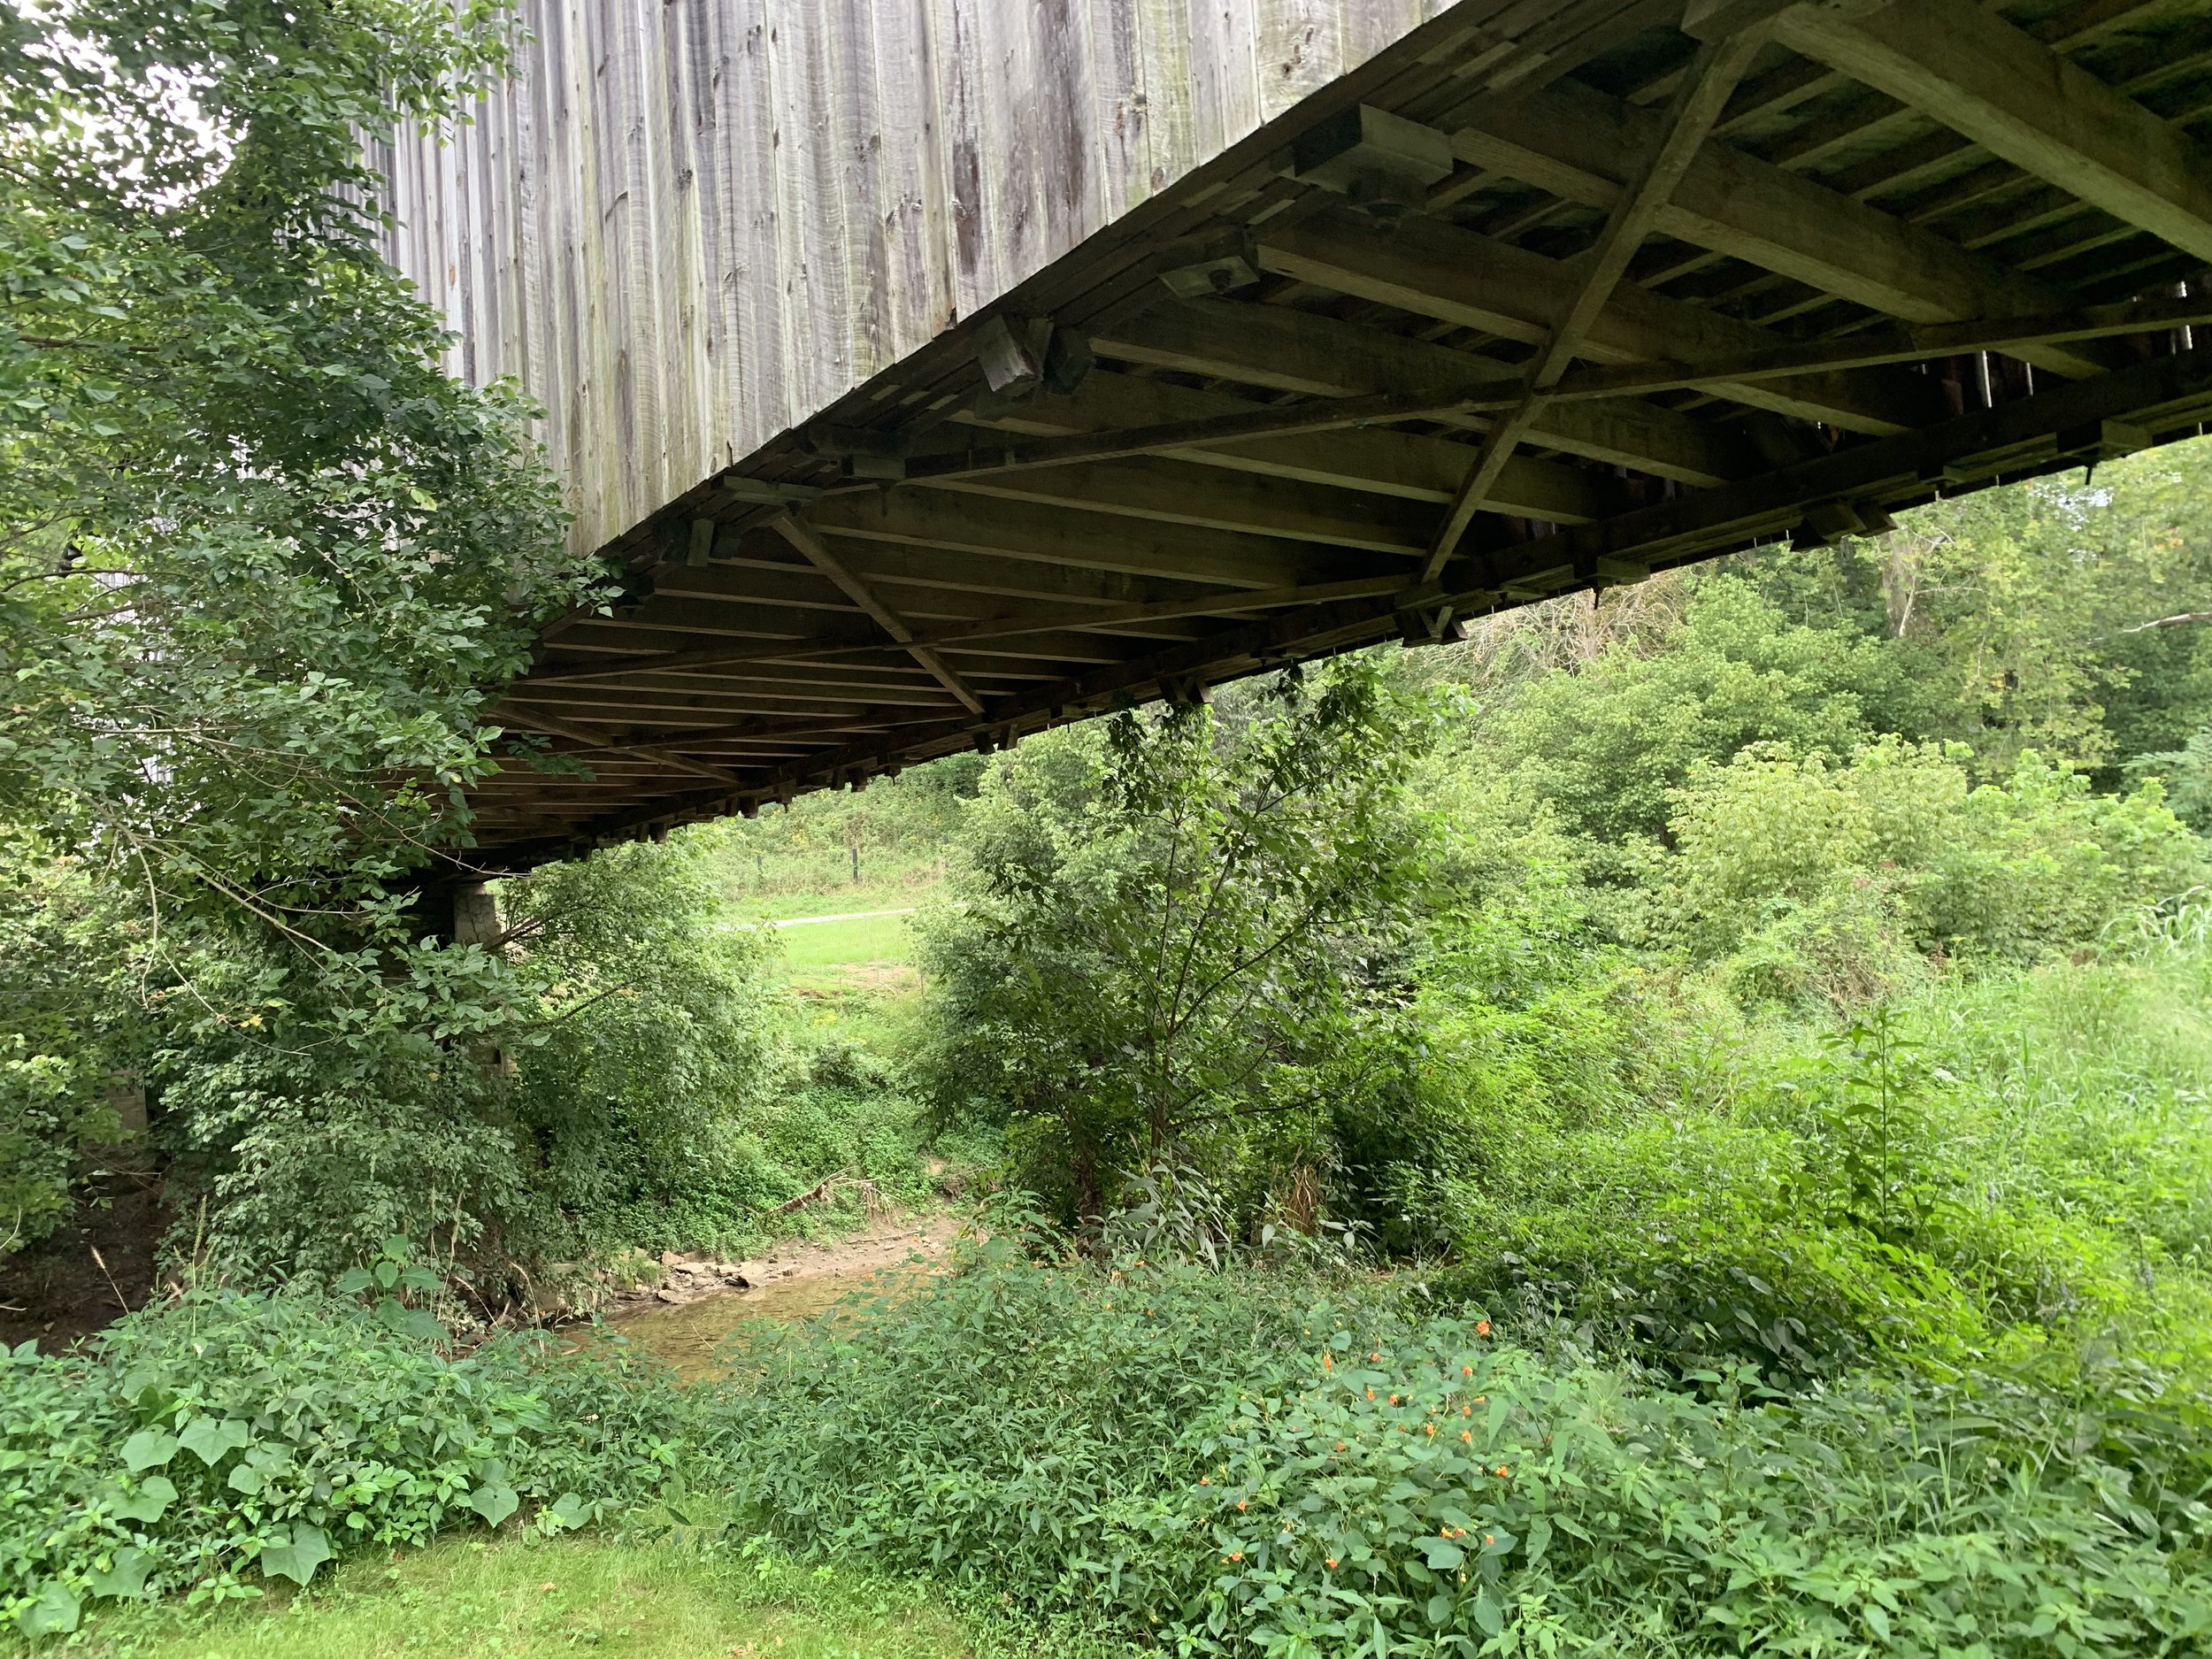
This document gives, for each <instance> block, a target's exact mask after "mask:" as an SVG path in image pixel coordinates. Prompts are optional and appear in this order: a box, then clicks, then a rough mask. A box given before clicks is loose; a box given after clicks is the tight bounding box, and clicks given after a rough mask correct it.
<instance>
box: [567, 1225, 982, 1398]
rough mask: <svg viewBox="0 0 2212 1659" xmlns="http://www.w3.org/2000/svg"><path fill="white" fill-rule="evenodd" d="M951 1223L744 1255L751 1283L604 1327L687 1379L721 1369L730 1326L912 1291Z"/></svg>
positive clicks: (793, 1317) (932, 1264) (931, 1267)
mask: <svg viewBox="0 0 2212 1659" xmlns="http://www.w3.org/2000/svg"><path fill="white" fill-rule="evenodd" d="M952 1231H953V1229H952V1228H951V1227H950V1225H946V1224H943V1223H941V1222H940V1223H934V1224H933V1225H924V1226H923V1227H921V1228H919V1229H917V1228H916V1227H914V1226H912V1225H904V1226H900V1227H897V1228H895V1229H894V1228H886V1229H884V1230H882V1231H881V1232H879V1233H875V1234H873V1235H864V1236H863V1237H862V1238H858V1239H853V1240H844V1241H841V1243H838V1244H834V1245H830V1246H826V1247H805V1246H801V1247H798V1248H796V1249H795V1251H794V1253H793V1254H792V1255H791V1256H787V1257H786V1258H783V1259H782V1260H779V1261H770V1262H765V1263H744V1271H745V1276H746V1277H747V1278H748V1279H751V1280H753V1287H752V1288H750V1289H747V1290H717V1291H710V1292H708V1293H707V1294H704V1295H702V1296H698V1297H695V1298H694V1299H693V1300H691V1301H688V1302H677V1303H673V1304H668V1303H661V1304H650V1303H649V1304H648V1305H646V1306H644V1307H641V1308H636V1309H633V1310H626V1311H624V1312H622V1313H618V1314H614V1315H612V1316H611V1317H609V1318H608V1320H607V1327H608V1329H609V1330H611V1331H612V1332H614V1333H615V1334H617V1335H618V1336H621V1337H624V1338H626V1339H627V1340H630V1341H632V1342H634V1343H636V1344H637V1345H638V1347H640V1348H643V1349H644V1350H645V1351H646V1352H647V1353H649V1354H651V1355H653V1356H655V1357H656V1358H657V1359H661V1360H664V1361H665V1362H666V1363H668V1364H669V1365H670V1366H671V1367H672V1368H673V1369H674V1371H675V1372H676V1374H677V1375H678V1376H679V1377H680V1378H682V1379H684V1380H685V1381H686V1382H696V1381H698V1380H700V1379H702V1378H707V1377H713V1376H715V1375H718V1373H719V1372H720V1371H721V1370H722V1369H723V1367H722V1365H721V1363H720V1362H719V1361H718V1359H717V1357H716V1356H717V1353H718V1350H719V1349H720V1348H722V1345H723V1343H724V1342H725V1341H726V1340H727V1339H728V1338H729V1336H730V1334H731V1333H733V1332H735V1331H737V1330H740V1329H741V1328H742V1327H744V1326H746V1325H753V1324H757V1323H758V1322H760V1321H763V1320H775V1321H779V1322H781V1323H785V1324H791V1323H795V1322H797V1321H800V1320H804V1319H810V1318H812V1317H815V1316H816V1315H818V1314H820V1313H823V1312H826V1310H829V1309H830V1308H831V1307H833V1306H834V1305H835V1304H836V1303H837V1302H841V1301H842V1300H844V1299H845V1298H846V1297H848V1296H879V1295H883V1294H901V1293H902V1292H909V1291H911V1290H913V1289H914V1288H916V1287H917V1286H919V1285H921V1284H922V1283H923V1282H924V1281H925V1280H926V1279H928V1278H929V1276H930V1275H931V1274H932V1273H933V1272H935V1271H938V1270H939V1268H940V1265H941V1263H939V1262H938V1260H937V1259H936V1258H937V1257H938V1256H939V1255H940V1254H941V1251H942V1250H943V1249H944V1248H945V1246H946V1245H947V1244H948V1243H949V1241H950V1238H951V1234H952Z"/></svg>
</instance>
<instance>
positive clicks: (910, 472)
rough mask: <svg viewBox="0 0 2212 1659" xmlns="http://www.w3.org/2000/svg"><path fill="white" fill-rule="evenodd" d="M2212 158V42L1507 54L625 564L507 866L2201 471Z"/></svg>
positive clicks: (1516, 42) (557, 649) (1899, 23)
mask: <svg viewBox="0 0 2212 1659" xmlns="http://www.w3.org/2000/svg"><path fill="white" fill-rule="evenodd" d="M2207 119H2212V0H2059V3H2057V4H2052V3H2050V0H2019V3H2017V4H2010V3H2008V4H1995V5H1990V4H1977V0H1896V3H1895V4H1887V5H1881V4H1863V3H1855V0H1822V3H1819V4H1778V3H1776V0H1690V4H1687V5H1685V4H1683V0H1663V3H1655V0H1568V3H1566V4H1532V0H1510V3H1508V0H1467V3H1466V4H1461V5H1460V6H1458V7H1456V8H1455V9H1454V10H1452V11H1450V12H1447V13H1446V14H1445V15H1444V16H1442V17H1440V18H1439V19H1437V20H1436V21H1435V22H1433V23H1432V24H1430V25H1428V26H1427V27H1425V28H1423V29H1421V30H1419V31H1417V33H1416V34H1415V35H1412V36H1410V37H1409V38H1408V39H1407V40H1405V41H1403V42H1401V43H1400V44H1399V45H1398V46H1396V47H1394V48H1393V49H1391V50H1387V51H1386V52H1385V53H1383V54H1382V55H1381V56H1379V58H1376V59H1374V60H1373V61H1371V63H1370V64H1369V65H1366V66H1365V67H1364V68H1363V69H1362V70H1360V71H1358V72H1356V73H1354V74H1352V75H1350V76H1348V77H1346V78H1345V79H1344V80H1342V81H1339V82H1337V83H1335V84H1334V85H1333V86H1331V87H1329V88H1325V90H1324V91H1322V92H1321V93H1319V94H1317V95H1316V96H1314V97H1312V98H1310V99H1308V100H1307V101H1306V102H1305V103H1304V104H1301V105H1300V106H1299V107H1298V108H1297V109H1296V110H1295V111H1293V112H1292V114H1291V115H1290V116H1289V117H1286V119H1284V120H1282V121H1279V122H1277V123H1275V124H1274V125H1272V126H1271V127H1268V128H1266V129H1264V130H1263V132H1262V133H1260V134H1257V135H1256V137H1255V138H1254V139H1253V140H1251V141H1250V142H1247V143H1244V144H1242V145H1240V146H1238V147H1237V148H1235V149H1233V150H1230V151H1229V152H1227V153H1226V154H1225V155H1223V156H1221V157H1218V158H1217V160H1216V161H1215V162H1213V163H1211V164H1210V165H1207V166H1206V167H1204V168H1202V169H1201V170H1200V171H1199V172H1198V173H1194V174H1193V175H1192V176H1191V177H1189V178H1187V180H1183V181H1182V182H1181V183H1180V184H1179V186H1177V187H1176V188H1173V189H1172V190H1171V191H1170V192H1169V193H1167V194H1166V195H1165V196H1163V197H1161V198H1159V199H1157V200H1156V201H1154V202H1152V203H1150V204H1148V205H1146V206H1145V207H1143V208H1141V209H1139V210H1137V211H1133V212H1132V213H1131V214H1129V215H1128V216H1127V217H1126V218H1125V219H1123V220H1122V221H1120V222H1118V223H1117V224H1116V225H1115V226H1113V227H1110V229H1109V230H1108V231H1107V232H1104V233H1102V234H1099V235H1096V236H1094V237H1093V238H1091V239H1090V241H1088V242H1085V243H1084V244H1082V245H1081V246H1079V247H1078V248H1076V249H1075V250H1073V251H1071V253H1069V254H1068V255H1066V256H1065V257H1063V258H1062V259H1060V260H1059V261H1058V262H1056V264H1054V265H1051V266H1050V267H1048V269H1047V270H1045V271H1044V272H1042V273H1041V274H1039V275H1038V276H1037V277H1036V278H1034V279H1033V280H1031V281H1030V282H1028V283H1026V284H1025V285H1024V286H1023V287H1022V288H1020V289H1018V290H1017V291H1016V292H1015V293H1014V294H1012V295H1010V296H1008V297H1007V299H1006V300H1005V301H1003V302H1002V303H1001V304H999V305H997V306H995V307H994V308H993V310H992V311H990V312H988V313H987V314H986V315H984V316H982V317H979V318H972V319H966V320H965V321H964V322H963V323H962V324H961V325H960V326H957V327H956V328H953V329H951V330H949V331H948V332H947V333H946V334H944V335H943V336H942V337H941V338H940V339H939V340H938V341H937V342H934V343H933V345H932V346H930V347H929V348H928V349H926V350H924V351H922V352H919V353H918V354H916V355H915V356H914V357H910V358H909V359H907V360H906V361H905V362H903V363H902V364H900V365H897V366H896V367H895V369H893V370H891V371H889V372H887V373H885V374H883V375H880V376H879V377H878V378H877V379H876V380H874V381H872V382H871V383H870V384H869V385H867V386H865V387H864V388H861V389H860V390H859V391H858V392H856V393H855V394H854V395H853V396H850V397H849V398H847V399H846V400H844V402H843V403H841V404H839V405H838V406H837V407H836V408H834V409H833V410H831V411H827V412H826V414H825V415H824V416H823V417H822V418H821V419H819V420H818V421H816V422H815V423H813V424H812V425H811V426H809V427H808V428H807V429H805V430H804V431H802V432H799V433H795V434H788V435H787V437H786V438H784V439H783V440H781V441H780V442H777V443H775V444H773V445H771V446H770V447H769V448H768V449H764V450H763V451H761V452H759V453H757V454H756V455H753V456H751V457H748V458H747V459H746V460H745V461H743V462H741V464H740V465H737V466H735V467H733V468H732V469H731V470H730V471H729V472H726V473H725V474H724V475H722V476H720V477H718V478H717V479H714V480H710V481H709V482H708V483H707V484H705V485H703V486H702V487H701V488H699V489H696V490H695V491H693V492H692V493H691V494H690V495H688V496H687V497H686V498H685V499H683V500H682V501H680V502H676V503H671V504H670V505H669V507H668V508H667V509H666V510H664V511H663V512H662V513H660V514H659V515H657V517H656V518H653V519H652V520H650V521H649V522H648V523H646V524H644V525H641V526H639V528H638V529H637V530H636V531H635V532H634V534H631V535H629V536H627V537H626V538H624V540H623V541H621V542H620V543H618V545H617V546H615V547H614V548H612V549H610V551H611V554H612V555H613V556H614V557H616V558H617V559H618V561H619V563H620V565H621V568H622V569H623V570H624V571H625V572H626V587H625V589H624V593H623V596H622V602H621V603H618V604H616V605H613V606H611V607H609V608H607V609H606V610H604V611H595V612H592V613H590V614H586V615H579V616H574V617H570V618H564V619H563V620H561V621H559V622H557V623H556V624H555V625H553V626H550V627H549V628H548V629H547V630H546V631H545V635H544V640H543V645H542V649H541V652H540V656H539V660H538V662H537V664H536V665H535V666H534V668H533V670H532V671H531V672H529V673H528V674H527V675H526V676H525V677H524V678H522V679H521V680H518V681H517V682H516V683H515V684H514V685H513V686H511V687H510V688H509V689H508V690H507V692H506V693H505V694H504V695H503V697H502V699H501V701H500V703H498V705H497V709H496V712H495V717H494V718H496V719H497V720H498V721H499V722H500V723H501V724H503V725H504V726H507V727H509V728H511V730H514V731H516V732H522V733H537V734H539V737H540V739H541V744H540V745H539V746H537V747H536V748H534V750H533V752H532V753H531V754H529V755H525V754H522V753H520V752H518V754H517V755H516V756H515V757H512V758H511V759H510V760H509V761H507V762H505V763H504V764H503V765H502V766H501V768H500V770H499V771H498V772H496V773H495V775H494V776H492V777H491V778H489V779H488V780H485V781H484V782H483V783H482V784H481V785H480V786H479V787H478V788H477V789H476V790H475V792H474V794H473V796H472V804H473V807H474V810H475V812H476V815H477V818H476V822H477V833H478V836H479V839H480V844H481V846H482V847H483V849H485V851H486V856H488V857H489V859H490V860H491V861H492V862H493V863H494V864H507V865H511V866H513V865H521V864H528V863H531V862H534V861H536V860H539V859H542V858H546V857H551V856H564V855H566V854H569V853H572V852H574V851H577V850H580V849H585V848H588V847H589V846H591V845H594V844H597V843H599V842H603V841H607V840H610V839H618V838H621V837H626V836H634V835H638V834H650V833H658V832H659V831H660V830H662V829H664V828H665V827H666V826H669V825H671V824H674V823H680V822H684V821H687V820H690V819H695V818H703V817H709V816H713V815H716V814H720V813H726V812H731V811H746V812H750V811H751V810H755V809H756V808H757V806H758V805H759V804H760V803H763V802H764V801H770V800H788V799H790V798H791V797H792V795H795V793H799V792H803V791H805V790H809V789H817V788H822V787H832V786H835V785H839V784H849V785H852V786H854V787H857V786H858V785H859V784H861V783H863V782H864V781H865V780H866V779H868V778H869V777H871V776H872V775H876V774H879V773H882V772H895V771H896V770H897V769H898V768H899V767H901V766H902V765H904V764H911V763H913V762H916V761H918V760H923V759H926V758H930V757H934V756H939V755H943V754H946V753H949V752H951V751H953V750H955V749H961V748H965V747H969V746H981V747H984V748H991V747H995V746H997V745H1002V744H1005V743H1008V742H1010V741H1013V740H1014V739H1015V738H1016V737H1018V735H1020V734H1022V733H1028V732H1034V731H1037V730H1039V729H1041V728H1042V727H1044V726H1049V725H1052V724H1054V723H1056V722H1059V721H1064V720H1067V719H1071V718H1079V717H1080V716H1083V715H1086V714H1089V713H1093V712H1096V711H1098V710H1103V709H1109V708H1112V707H1116V706H1125V705H1126V704H1128V703H1132V702H1135V701H1141V700H1145V699H1148V698H1152V697H1156V696H1163V695H1164V696H1169V697H1175V698H1182V697H1188V696H1193V695H1200V693H1201V692H1202V687H1204V686H1206V685H1207V684H1209V683H1210V682H1213V681H1216V680H1223V679H1227V678H1231V677H1233V676H1236V675H1240V674H1246V673H1250V672H1256V671H1257V670H1260V669H1263V668H1267V667H1271V666H1275V665H1279V664H1286V663H1291V662H1295V661H1300V660H1304V659H1309V658H1312V657H1320V656H1325V655H1327V654H1329V653H1333V652H1337V651H1342V650H1346V649H1355V648H1357V647H1360V646H1364V645H1369V644H1372V643H1375V642H1377V641H1383V640H1387V639H1391V638H1403V639H1405V640H1407V641H1411V642H1418V641H1425V640H1432V639H1437V638H1442V637H1447V636H1448V635H1449V634H1451V633H1452V632H1453V631H1454V630H1455V627H1456V626H1458V625H1459V624H1461V623H1462V622H1463V620H1464V619H1466V618H1471V617H1477V616H1481V615H1484V614H1486V613H1488V612H1490V611H1495V610H1498V609H1500V608H1502V607H1506V606H1511V605H1517V604H1525V603H1531V602H1532V601H1535V600H1538V599H1541V598H1545V597H1548V596H1550V595H1557V594H1561V593H1565V592H1569V591H1573V590H1578V589H1589V588H1602V587H1605V586H1608V585H1610V584H1617V583H1621V582H1627V581H1633V580H1639V579H1640V578H1641V577H1643V576H1644V575H1647V573H1649V572H1651V571H1653V570H1655V569H1661V568H1664V567H1667V566H1671V565H1680V564H1683V563H1686V562H1689V561H1693V560H1697V559H1706V558H1711V557H1716V556H1717V555H1720V554H1724V553H1727V552H1731V551H1735V550H1739V549H1746V548H1750V547H1755V546H1757V545H1760V544H1763V543H1767V542H1771V541H1784V540H1793V541H1797V542H1799V543H1801V544H1804V543H1820V542H1824V541H1832V540H1833V539H1834V538H1836V537H1838V536H1839V535H1844V534H1852V533H1855V532H1866V531H1870V530H1875V529H1878V528H1880V527H1882V526H1886V525H1887V524H1888V523H1889V520H1890V515H1892V514H1893V513H1894V512H1896V511H1900V510H1901V509H1903V508H1906V507H1909V506H1913V505H1916V504H1919V503H1925V502H1927V501H1930V500H1932V499H1934V498H1935V497H1937V496H1939V495H1945V494H1948V493H1953V492H1955V491H1959V490H1966V489H1974V488H1982V487H1984V486H1985V485H1988V484H1991V483H1994V482H1999V481H2002V480H2012V479H2017V478H2024V477H2028V476H2032V475H2035V474H2038V473H2041V472H2051V471H2054V470H2058V469H2062V468H2066V467H2075V466H2080V465H2093V464H2094V463H2095V462H2096V461H2098V460H2100V459H2102V458H2104V457H2112V456H2117V455H2123V454H2126V453H2129V452H2131V451H2132V450H2136V449H2143V448H2146V447H2147V446H2149V445H2151V444H2153V443H2156V442H2163V441H2166V440H2169V439H2173V438H2178V437H2183V436H2186V435H2190V434H2194V433H2195V432H2197V431H2198V429H2199V427H2200V423H2202V422H2204V421H2205V420H2206V419H2208V418H2212V342H2207V343H2206V344H2204V345H2201V346H2200V345H2199V344H2198V343H2197V342H2195V341H2194V338H2193V330H2194V329H2195V328H2198V327H2201V326H2212V288H2208V287H2207V285H2206V280H2205V278H2204V276H2203V275H2202V274H2201V273H2202V271H2203V268H2204V267H2205V266H2206V265H2208V264H2212V162H2208V160H2207V159H2206V152H2205V151H2204V150H2201V149H2200V144H2199V134H2200V131H2201V129H2202V127H2203V126H2204V123H2205V122H2206V120H2207ZM547 750H550V752H551V753H552V754H554V755H556V756H558V757H562V758H561V760H560V762H559V764H557V765H556V766H553V767H550V768H549V767H548V766H547V765H546V764H544V763H543V761H542V760H541V759H540V758H538V757H540V756H542V755H543V754H544V753H545V752H546V751H547Z"/></svg>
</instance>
